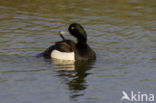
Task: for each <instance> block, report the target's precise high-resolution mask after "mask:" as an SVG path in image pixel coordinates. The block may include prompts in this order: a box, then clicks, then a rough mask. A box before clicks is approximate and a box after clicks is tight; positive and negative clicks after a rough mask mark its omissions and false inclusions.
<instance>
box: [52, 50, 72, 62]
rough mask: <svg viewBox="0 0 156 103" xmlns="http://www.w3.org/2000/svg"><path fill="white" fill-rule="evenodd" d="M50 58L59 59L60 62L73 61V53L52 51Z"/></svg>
mask: <svg viewBox="0 0 156 103" xmlns="http://www.w3.org/2000/svg"><path fill="white" fill-rule="evenodd" d="M51 57H52V58H55V59H61V60H75V55H74V52H69V53H66V52H60V51H58V50H53V51H52V53H51Z"/></svg>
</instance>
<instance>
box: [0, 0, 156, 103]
mask: <svg viewBox="0 0 156 103" xmlns="http://www.w3.org/2000/svg"><path fill="white" fill-rule="evenodd" d="M155 3H156V2H155V1H154V0H148V1H146V0H142V1H139V0H137V1H135V0H131V1H125V0H118V1H114V0H109V1H105V0H85V1H83V0H79V1H71V0H42V1H41V0H15V1H13V0H3V1H2V0H0V103H130V102H129V101H127V100H125V101H123V102H122V101H121V97H122V96H123V95H122V91H126V92H127V93H128V94H130V92H131V91H134V92H136V93H137V92H138V91H140V92H141V93H146V94H149V93H153V94H155V96H156V86H155V85H156V76H155V75H156V42H155V41H156V28H155V26H156V15H155V11H156V6H155ZM73 22H78V23H80V24H82V25H83V26H84V28H85V30H86V31H87V33H88V44H89V45H90V46H91V47H92V48H93V49H94V50H95V52H96V54H97V60H96V61H89V62H79V61H77V62H62V61H56V60H46V59H44V58H37V57H36V55H37V54H39V53H41V52H42V51H44V50H45V49H46V48H48V47H49V46H50V45H53V44H54V43H55V42H56V41H59V40H61V39H60V37H59V35H58V31H60V30H66V29H67V27H68V25H69V24H71V23H73ZM66 37H67V38H70V39H73V38H72V37H71V36H66ZM141 103H147V102H141Z"/></svg>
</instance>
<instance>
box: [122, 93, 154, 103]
mask: <svg viewBox="0 0 156 103" xmlns="http://www.w3.org/2000/svg"><path fill="white" fill-rule="evenodd" d="M122 94H123V96H122V97H121V101H124V100H128V101H132V102H143V101H146V102H153V101H154V94H146V93H141V92H140V91H138V92H134V91H131V93H130V95H128V94H127V93H126V92H125V91H122Z"/></svg>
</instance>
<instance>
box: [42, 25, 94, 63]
mask: <svg viewBox="0 0 156 103" xmlns="http://www.w3.org/2000/svg"><path fill="white" fill-rule="evenodd" d="M68 32H69V34H71V35H72V36H73V37H75V38H76V39H77V42H74V41H73V40H68V39H66V38H65V37H64V36H63V31H61V32H60V37H61V38H62V41H58V42H56V43H55V44H54V45H52V46H50V47H49V48H47V49H46V50H45V51H44V52H43V53H41V55H42V56H43V57H45V58H54V59H60V60H74V61H75V60H95V59H96V53H95V52H94V51H93V50H92V49H91V47H90V46H89V45H88V43H87V33H86V31H85V30H84V28H83V27H82V26H81V25H80V24H79V23H72V24H70V25H69V27H68Z"/></svg>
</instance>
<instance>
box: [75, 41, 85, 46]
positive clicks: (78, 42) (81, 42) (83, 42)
mask: <svg viewBox="0 0 156 103" xmlns="http://www.w3.org/2000/svg"><path fill="white" fill-rule="evenodd" d="M77 45H81V46H82V45H84V46H85V45H87V40H78V41H77Z"/></svg>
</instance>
